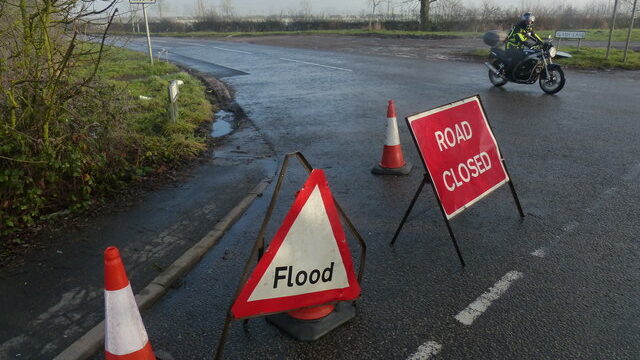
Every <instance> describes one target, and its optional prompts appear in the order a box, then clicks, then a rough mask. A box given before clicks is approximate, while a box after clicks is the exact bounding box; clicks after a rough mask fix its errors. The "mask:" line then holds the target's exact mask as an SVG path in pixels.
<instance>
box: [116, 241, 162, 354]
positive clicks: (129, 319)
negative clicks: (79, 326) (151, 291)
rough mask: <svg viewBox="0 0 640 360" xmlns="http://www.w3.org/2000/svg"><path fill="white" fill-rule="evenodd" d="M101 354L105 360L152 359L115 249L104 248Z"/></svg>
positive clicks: (118, 253)
mask: <svg viewBox="0 0 640 360" xmlns="http://www.w3.org/2000/svg"><path fill="white" fill-rule="evenodd" d="M104 305H105V337H104V354H105V358H106V359H107V360H156V357H155V355H154V354H153V350H152V349H151V343H150V342H149V338H148V336H147V331H146V330H145V328H144V324H143V323H142V318H141V317H140V311H138V305H137V304H136V299H135V297H134V296H133V291H132V290H131V284H130V283H129V279H128V278H127V273H126V272H125V270H124V264H123V263H122V259H121V258H120V251H118V248H116V247H114V246H111V247H108V248H107V249H106V250H105V251H104Z"/></svg>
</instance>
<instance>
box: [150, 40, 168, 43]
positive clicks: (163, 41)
mask: <svg viewBox="0 0 640 360" xmlns="http://www.w3.org/2000/svg"><path fill="white" fill-rule="evenodd" d="M153 41H154V42H161V43H166V42H168V41H167V40H153Z"/></svg>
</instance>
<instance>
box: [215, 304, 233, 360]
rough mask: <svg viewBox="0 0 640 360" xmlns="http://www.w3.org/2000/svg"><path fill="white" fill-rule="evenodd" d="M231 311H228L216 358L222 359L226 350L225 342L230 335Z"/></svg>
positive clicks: (217, 359)
mask: <svg viewBox="0 0 640 360" xmlns="http://www.w3.org/2000/svg"><path fill="white" fill-rule="evenodd" d="M231 320H232V319H231V312H228V313H227V318H226V319H225V320H224V328H223V329H222V335H220V340H218V348H217V349H216V355H215V357H214V359H215V360H221V359H222V353H223V352H224V344H225V343H226V342H227V336H228V335H229V328H230V327H231Z"/></svg>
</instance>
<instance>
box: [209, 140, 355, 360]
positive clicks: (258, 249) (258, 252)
mask: <svg viewBox="0 0 640 360" xmlns="http://www.w3.org/2000/svg"><path fill="white" fill-rule="evenodd" d="M291 158H296V159H297V160H298V161H299V162H300V164H301V165H302V167H303V168H304V170H305V171H306V172H307V174H310V173H311V171H312V170H313V167H312V166H311V164H310V163H309V162H308V161H307V159H306V158H305V157H304V155H302V153H300V152H299V151H297V152H294V153H289V154H287V155H285V157H284V160H283V162H282V167H281V168H280V172H279V173H278V182H277V183H276V186H275V190H274V191H273V195H272V196H271V201H270V202H269V207H268V208H267V213H266V214H265V217H264V220H263V221H262V225H261V226H260V230H259V231H258V236H257V238H256V241H255V243H254V245H253V249H252V250H251V254H250V255H249V258H248V259H247V263H246V265H245V267H244V270H243V272H242V276H241V277H240V282H239V283H238V286H237V287H236V292H235V295H234V296H233V301H232V302H231V304H229V308H228V310H227V316H226V319H225V322H224V327H223V329H222V334H221V335H220V340H219V341H218V347H217V349H216V354H215V357H214V358H215V359H222V355H223V352H224V345H225V343H226V340H227V337H228V335H229V329H230V327H231V322H232V321H233V320H234V317H233V314H232V313H231V307H232V306H233V303H234V302H235V300H236V299H237V298H238V295H239V294H240V291H242V288H243V287H244V285H245V284H246V282H247V280H248V278H249V276H250V274H251V272H250V271H249V270H250V269H251V264H252V261H251V260H252V259H253V258H254V257H256V256H257V261H256V262H259V261H260V259H261V258H262V256H263V255H264V248H265V241H264V237H265V233H266V231H267V225H268V224H269V220H270V219H271V216H272V215H273V211H274V208H275V205H276V200H277V198H278V195H279V194H280V190H281V189H282V183H283V180H284V176H285V175H286V171H287V169H288V167H289V159H291ZM332 197H333V195H332ZM333 202H334V204H335V207H336V210H337V211H338V214H339V215H340V219H341V220H342V221H344V224H345V225H346V226H347V228H348V229H349V232H350V233H351V234H352V235H353V237H354V238H355V239H356V240H357V241H358V243H359V245H360V259H359V260H360V261H359V263H358V276H357V280H358V283H359V284H362V277H363V274H364V266H365V261H366V252H367V244H366V243H365V241H364V239H363V238H362V236H360V233H359V232H358V230H357V229H356V228H355V226H354V225H353V223H352V222H351V220H350V219H349V217H348V216H347V214H346V213H345V212H344V210H342V207H341V206H340V204H338V201H337V200H336V199H335V197H333ZM356 301H357V300H353V303H355V302H356ZM287 311H288V310H287ZM283 312H286V311H283ZM248 321H249V319H244V320H243V322H244V324H247V322H248Z"/></svg>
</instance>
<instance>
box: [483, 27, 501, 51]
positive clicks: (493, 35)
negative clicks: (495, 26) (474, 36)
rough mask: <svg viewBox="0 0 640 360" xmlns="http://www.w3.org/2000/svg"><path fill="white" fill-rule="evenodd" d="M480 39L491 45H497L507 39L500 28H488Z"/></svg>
mask: <svg viewBox="0 0 640 360" xmlns="http://www.w3.org/2000/svg"><path fill="white" fill-rule="evenodd" d="M482 40H483V41H484V43H485V44H487V45H489V46H491V47H494V46H498V45H500V44H502V43H503V42H505V41H506V40H507V33H506V32H504V31H501V30H489V31H487V32H486V33H484V36H482Z"/></svg>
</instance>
